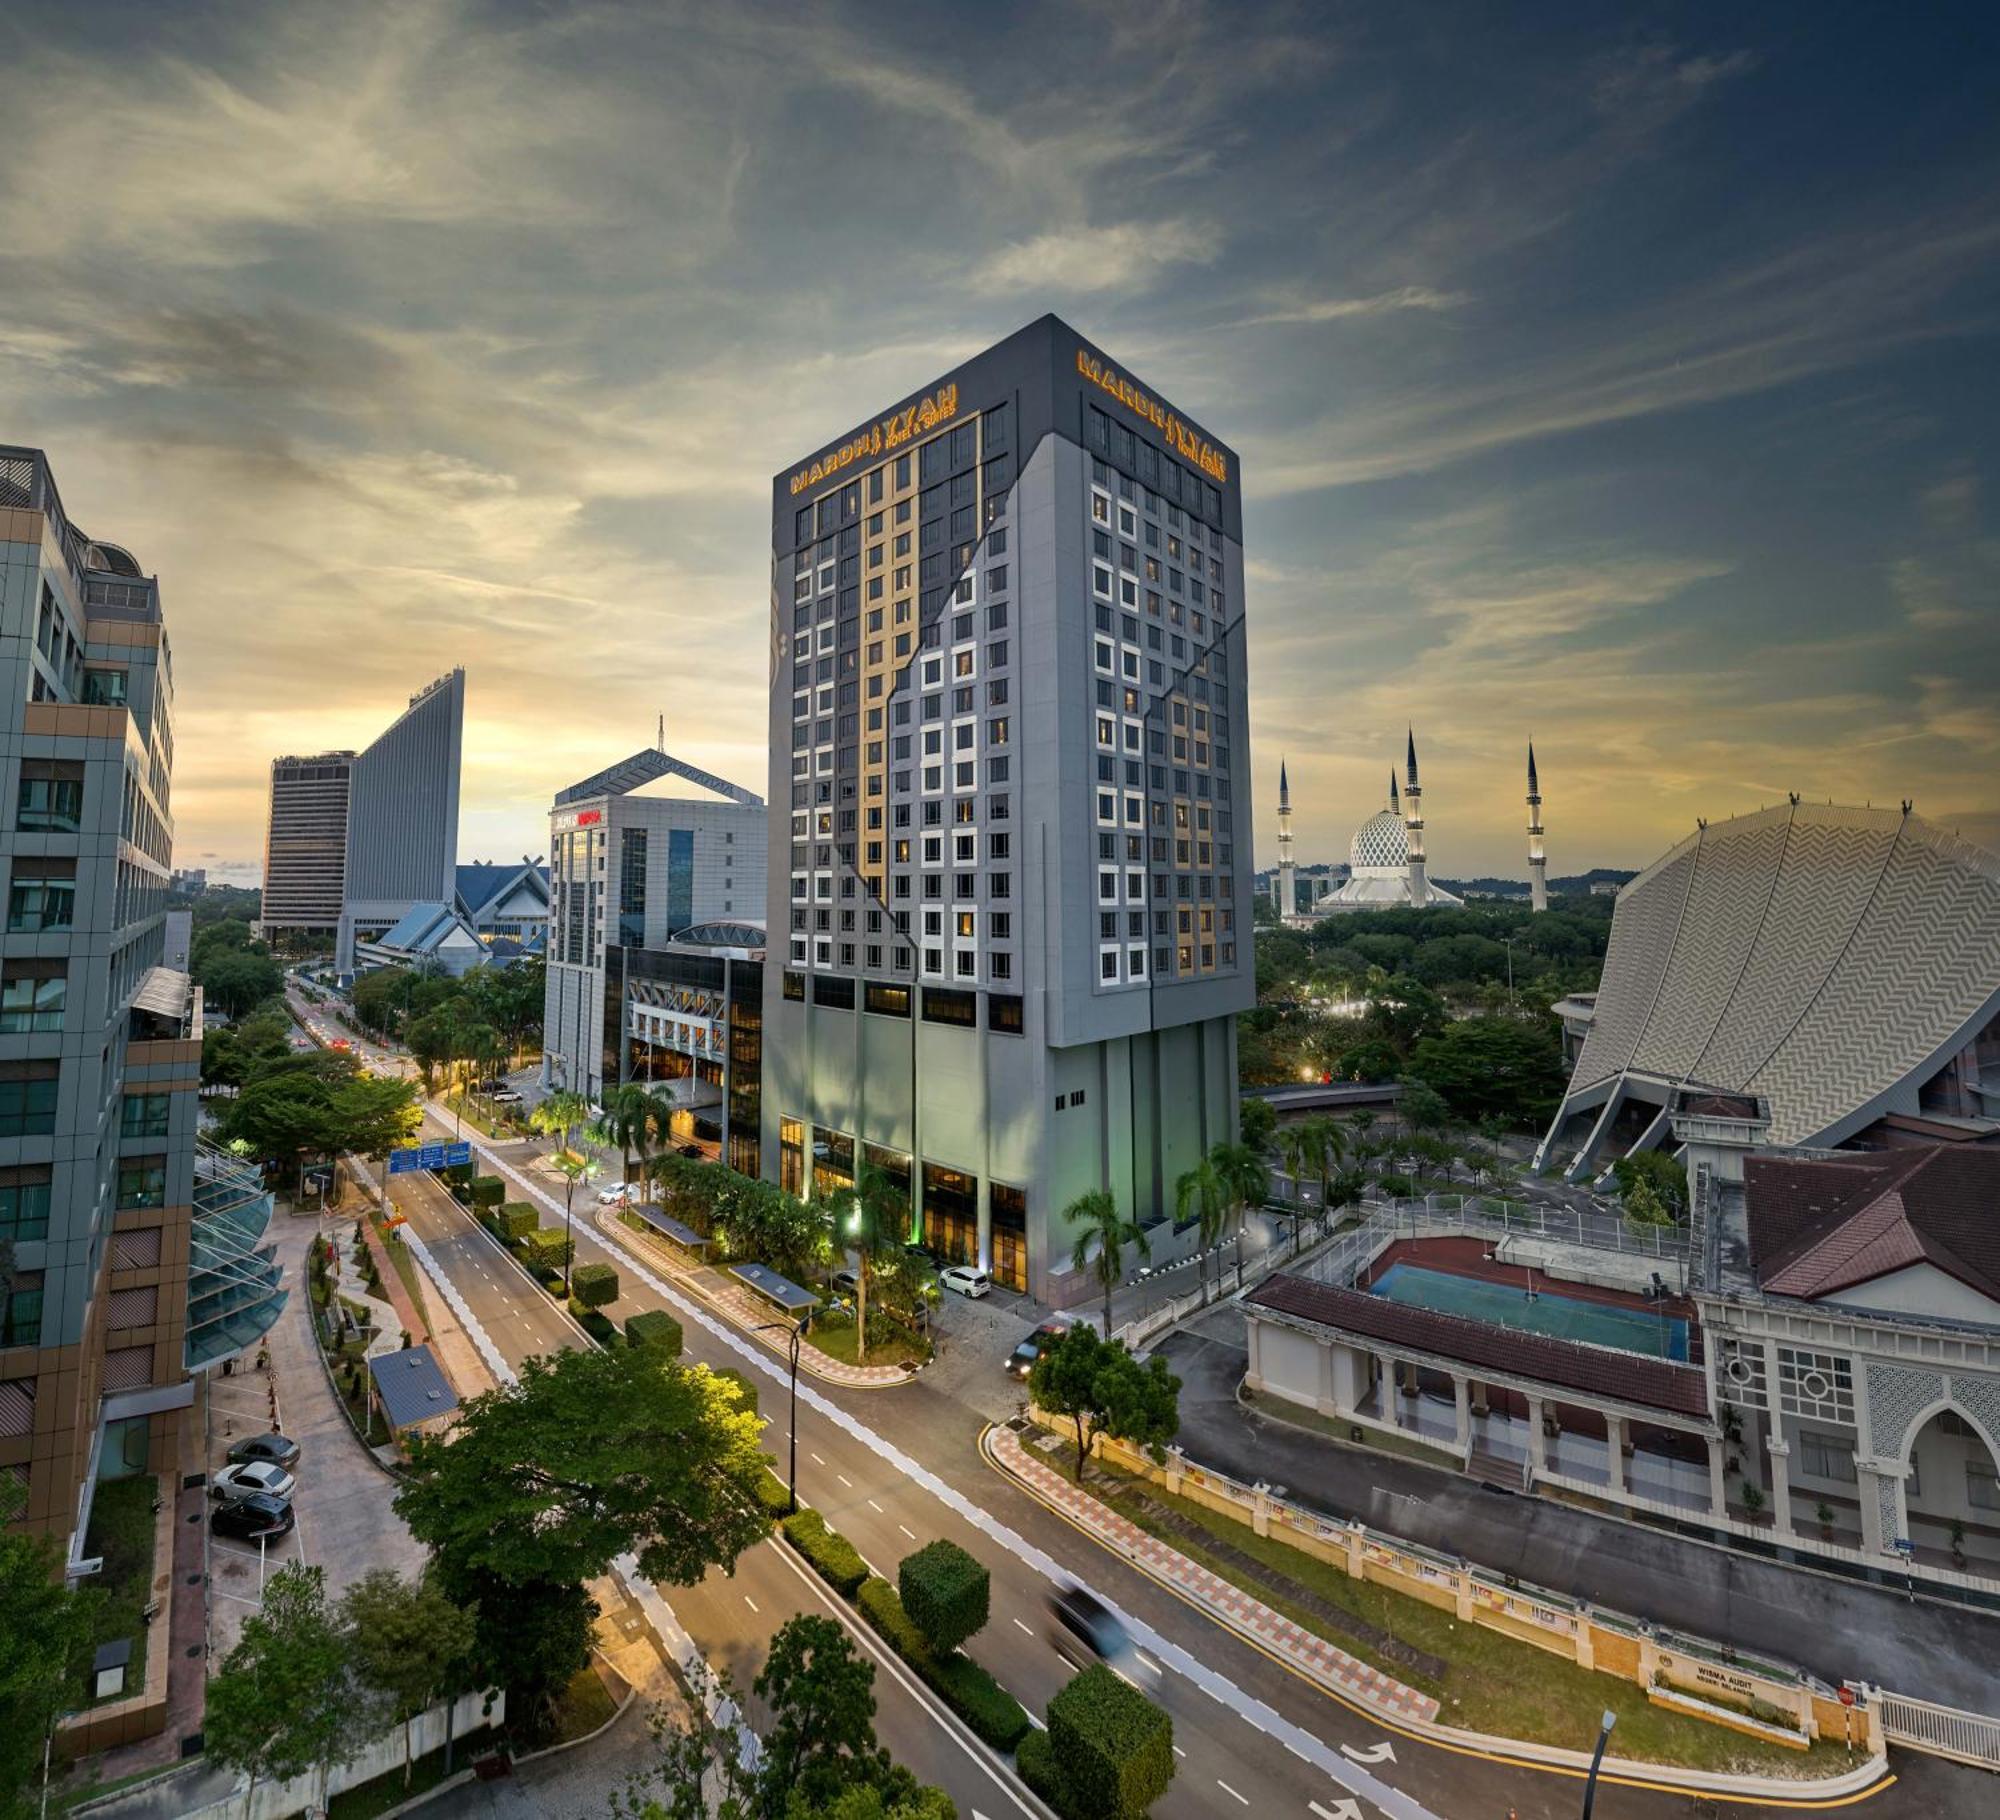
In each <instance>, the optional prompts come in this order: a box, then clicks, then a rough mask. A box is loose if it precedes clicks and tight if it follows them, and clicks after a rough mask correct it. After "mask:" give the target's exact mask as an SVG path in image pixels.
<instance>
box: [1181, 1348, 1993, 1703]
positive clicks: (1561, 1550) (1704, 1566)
mask: <svg viewBox="0 0 2000 1820" xmlns="http://www.w3.org/2000/svg"><path fill="white" fill-rule="evenodd" d="M1203 1325H1204V1326H1206V1327H1207V1328H1208V1329H1209V1331H1208V1332H1201V1331H1192V1332H1191V1331H1187V1330H1182V1331H1179V1332H1175V1333H1172V1334H1168V1335H1166V1336H1164V1337H1163V1338H1162V1339H1161V1340H1160V1342H1159V1343H1158V1345H1157V1346H1155V1347H1154V1349H1153V1350H1154V1351H1155V1352H1156V1353H1157V1354H1158V1355H1159V1356H1160V1357H1162V1358H1164V1359H1165V1360H1166V1361H1167V1364H1168V1366H1169V1367H1170V1368H1171V1369H1172V1370H1173V1372H1174V1373H1175V1374H1176V1375H1177V1376H1178V1377H1179V1378H1180V1379H1181V1383H1182V1389H1181V1400H1180V1415H1181V1429H1180V1441H1181V1444H1182V1445H1183V1446H1184V1447H1185V1448H1186V1450H1187V1454H1188V1458H1189V1459H1190V1460H1192V1461H1195V1462H1197V1463H1199V1464H1202V1465H1208V1466H1213V1467H1215V1468H1216V1469H1217V1470H1218V1471H1220V1472H1224V1473H1227V1474H1229V1475H1230V1476H1232V1477H1234V1478H1238V1479H1242V1480H1245V1481H1256V1480H1259V1479H1262V1480H1267V1481H1271V1482H1275V1483H1281V1484H1283V1485H1285V1486H1286V1487H1287V1488H1288V1492H1287V1495H1288V1496H1290V1497H1291V1498H1293V1499H1294V1500H1296V1501H1297V1502H1298V1503H1300V1504H1303V1505H1306V1506H1309V1507H1310V1508H1312V1509H1314V1510H1317V1511H1319V1512H1320V1513H1321V1514H1322V1515H1325V1516H1329V1517H1333V1518H1336V1519H1346V1518H1357V1519H1359V1520H1360V1521H1361V1522H1364V1523H1367V1524H1369V1525H1371V1526H1372V1527H1374V1528H1376V1529H1380V1530H1384V1531H1387V1532H1388V1533H1390V1534H1392V1535H1396V1536H1400V1537H1402V1538H1403V1539H1404V1540H1405V1541H1409V1542H1415V1543H1420V1544H1422V1545H1424V1546H1426V1547H1430V1548H1435V1549H1440V1550H1443V1551H1444V1552H1446V1553H1448V1554H1453V1555H1458V1556H1462V1557H1464V1558H1465V1559H1467V1560H1470V1561H1473V1562H1476V1563H1477V1564H1478V1565H1480V1566H1481V1567H1484V1568H1488V1569H1490V1570H1492V1571H1493V1572H1496V1573H1503V1574H1514V1575H1516V1576H1518V1577H1519V1578H1521V1579H1523V1580H1526V1581H1529V1582H1531V1583H1532V1584H1535V1585H1539V1586H1546V1587H1548V1588H1549V1589H1550V1590H1551V1591H1554V1592H1561V1593H1565V1594H1567V1595H1568V1596H1570V1597H1571V1598H1576V1599H1582V1600H1586V1601H1602V1602H1603V1603H1604V1604H1605V1605H1607V1606H1612V1607H1615V1608H1616V1609H1618V1610H1620V1611H1623V1612H1626V1613H1628V1614H1629V1615H1631V1616H1633V1617H1636V1618H1645V1619H1648V1620H1649V1621H1651V1622H1653V1623H1657V1624H1664V1625H1669V1626H1671V1627H1673V1628H1675V1629H1680V1630H1688V1631H1693V1632H1695V1633H1697V1634H1699V1635H1702V1636H1706V1637H1711V1638H1713V1639H1715V1640H1716V1641H1717V1642H1719V1643H1727V1644H1730V1645H1732V1646H1734V1647H1736V1648H1738V1649H1741V1650H1743V1651H1744V1652H1745V1653H1746V1654H1752V1655H1760V1654H1765V1655H1775V1656H1777V1657H1779V1658H1780V1659H1782V1660H1785V1661H1790V1662H1794V1663H1797V1664H1798V1665H1799V1666H1800V1667H1802V1668H1805V1669H1808V1670H1810V1671H1811V1672H1812V1673H1813V1674H1815V1675H1817V1676H1819V1677H1820V1678H1821V1679H1822V1680H1824V1681H1828V1682H1831V1683H1832V1684H1834V1685H1835V1686H1838V1685H1839V1684H1840V1682H1841V1681H1843V1680H1845V1679H1848V1678H1850V1677H1865V1678H1866V1679H1867V1680H1869V1681H1872V1682H1875V1683H1876V1684H1877V1685H1879V1686H1883V1687H1890V1688H1893V1689H1895V1690H1896V1691H1897V1692H1898V1693H1901V1694H1906V1695H1909V1696H1911V1697H1913V1698H1916V1699H1921V1700H1934V1701H1937V1702H1939V1703H1941V1704H1943V1705H1947V1706H1956V1707H1961V1708H1964V1709H1966V1710H1968V1711H1972V1712H1990V1711H1991V1710H1992V1709H1993V1699H1994V1695H1993V1690H1994V1689H1995V1688H1996V1687H2000V1617H1995V1616H1991V1615H1985V1614H1981V1613H1976V1612H1972V1611H1968V1610H1966V1609H1964V1608H1963V1607H1960V1606H1950V1605H1943V1604H1938V1603H1936V1602H1934V1601H1931V1600H1928V1599H1917V1600H1911V1599H1909V1598H1908V1597H1906V1596H1905V1595H1904V1594H1903V1593H1902V1592H1899V1591H1897V1590H1895V1589H1893V1588H1890V1587H1881V1586H1868V1585H1864V1584H1861V1583H1859V1582H1856V1581H1849V1580H1841V1579H1836V1578H1834V1577H1833V1576H1831V1575H1828V1574H1824V1573H1815V1572H1811V1571H1808V1570H1806V1569H1803V1568H1795V1567H1788V1566H1786V1565H1784V1564H1783V1563H1781V1562H1776V1561H1764V1560H1758V1559H1756V1558H1755V1557H1752V1556H1746V1555H1740V1554H1736V1553H1733V1552H1731V1551H1729V1550H1727V1549H1722V1548H1715V1547H1711V1546H1709V1545H1708V1544H1706V1543H1702V1542H1696V1541H1692V1540H1688V1539H1686V1538H1683V1537H1680V1536H1676V1535H1674V1534H1673V1533H1672V1532H1671V1531H1668V1530H1664V1529H1657V1528H1654V1527H1652V1526H1651V1525H1641V1524H1636V1523H1628V1522H1624V1521H1621V1520H1619V1519H1617V1518H1613V1517H1605V1516H1600V1515H1598V1514H1597V1513H1595V1512H1593V1511H1588V1510H1583V1509H1580V1508H1578V1507H1576V1506H1574V1505H1569V1504H1559V1503H1556V1502H1554V1501H1552V1500H1550V1499H1547V1498H1537V1497H1521V1496H1509V1495H1507V1494H1505V1493H1501V1492H1496V1491H1491V1490H1488V1489H1486V1488H1484V1487H1482V1486H1481V1485H1480V1484H1478V1483H1477V1482H1476V1481H1475V1480H1473V1479H1470V1478H1468V1477H1466V1476H1465V1475H1464V1474H1462V1473H1457V1472H1451V1471H1448V1470H1445V1469H1443V1468H1440V1467H1436V1466H1431V1465H1428V1464H1426V1463H1424V1462H1421V1461H1417V1460H1411V1459H1406V1458H1403V1457H1402V1456H1400V1455H1396V1454H1388V1453H1382V1452H1379V1451H1375V1450H1372V1449H1370V1450H1361V1449H1356V1448H1352V1447H1348V1446H1346V1445H1343V1444H1342V1443H1340V1442H1338V1441H1335V1440H1332V1439H1329V1438H1327V1437H1324V1436H1322V1435H1319V1434H1317V1433H1313V1432H1310V1431H1308V1430H1306V1429H1304V1428H1300V1427H1297V1426H1294V1425H1293V1424H1291V1423H1287V1422H1285V1421H1282V1420H1279V1419H1277V1418H1274V1417H1269V1416H1265V1415H1262V1414H1260V1413H1259V1412H1258V1411H1256V1410H1255V1409H1246V1408H1244V1407H1243V1406H1242V1405H1241V1404H1239V1403H1238V1402H1237V1400H1236V1390H1237V1386H1238V1385H1239V1384H1240V1383H1241V1382H1242V1378H1243V1372H1244V1368H1245V1358H1244V1352H1243V1348H1242V1344H1241V1341H1240V1338H1238V1337H1236V1336H1235V1335H1232V1336H1231V1339H1228V1340H1225V1339H1222V1338H1219V1337H1216V1330H1217V1329H1218V1328H1221V1327H1222V1324H1221V1323H1219V1322H1215V1321H1210V1322H1207V1323H1204V1324H1203ZM1222 1330H1223V1331H1228V1330H1227V1329H1222ZM1239 1331H1240V1329H1239Z"/></svg>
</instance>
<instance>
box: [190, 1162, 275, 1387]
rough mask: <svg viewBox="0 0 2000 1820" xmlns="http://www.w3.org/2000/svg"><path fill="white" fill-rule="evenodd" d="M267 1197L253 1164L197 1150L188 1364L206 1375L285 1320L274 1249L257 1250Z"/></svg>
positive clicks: (268, 1219) (267, 1215)
mask: <svg viewBox="0 0 2000 1820" xmlns="http://www.w3.org/2000/svg"><path fill="white" fill-rule="evenodd" d="M271 1213H272V1203H271V1196H270V1194H269V1193H268V1192H267V1191H266V1190H265V1187H264V1183H263V1177H262V1176H261V1175H260V1174H259V1173H258V1170H257V1168H256V1166H255V1165H254V1164H250V1163H245V1162H243V1161H241V1160H240V1159H239V1158H237V1157H233V1156H231V1155H230V1154H229V1153H228V1152H227V1151H226V1150H218V1149H217V1148H216V1147H215V1146H214V1145H212V1144H205V1143H204V1144H199V1145H198V1146H197V1147H196V1151H195V1160H194V1227H193V1236H192V1242H191V1245H190V1249H189V1259H188V1317H187V1340H186V1354H185V1356H186V1362H187V1369H188V1370H189V1371H206V1370H207V1369H208V1368H209V1367H210V1366H213V1365H218V1364H220V1363H221V1362H222V1361H223V1360H224V1359H233V1358H235V1357H236V1356H237V1355H238V1354H239V1353H242V1352H245V1351H247V1350H248V1349H249V1348H250V1347H251V1346H253V1345H255V1344H256V1343H257V1341H259V1340H261V1339H262V1338H263V1337H264V1335H265V1334H267V1333H268V1332H270V1330H271V1328H272V1326H273V1325H274V1324H275V1323H276V1321H277V1319H278V1316H279V1315H280V1314H281V1313H283V1312H284V1307H285V1303H286V1300H287V1299H288V1295H287V1292H286V1291H285V1290H283V1289H281V1288H280V1287H279V1283H280V1280H281V1279H282V1277H283V1274H284V1271H283V1266H281V1265H280V1264H279V1263H278V1261H277V1257H276V1251H277V1248H276V1247H275V1246H274V1245H265V1244H261V1243H260V1241H261V1240H262V1239H263V1237H264V1233H265V1230H266V1228H268V1227H269V1225H270V1223H271Z"/></svg>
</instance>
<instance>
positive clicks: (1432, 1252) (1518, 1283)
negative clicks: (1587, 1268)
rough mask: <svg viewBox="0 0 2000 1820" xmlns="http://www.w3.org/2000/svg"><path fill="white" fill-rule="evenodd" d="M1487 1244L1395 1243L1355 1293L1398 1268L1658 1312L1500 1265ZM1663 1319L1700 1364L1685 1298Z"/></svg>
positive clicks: (1669, 1303) (1649, 1305) (1638, 1301)
mask: <svg viewBox="0 0 2000 1820" xmlns="http://www.w3.org/2000/svg"><path fill="white" fill-rule="evenodd" d="M1489 1253H1490V1247H1489V1246H1488V1245H1487V1243H1486V1241H1485V1240H1483V1239H1477V1238H1437V1239H1397V1240H1396V1241H1395V1242H1394V1243H1393V1244H1392V1245H1390V1246H1389V1248H1388V1249H1387V1250H1386V1251H1384V1252H1383V1253H1382V1255H1381V1256H1380V1257H1378V1258H1377V1259H1376V1260H1375V1261H1374V1263H1372V1264H1370V1265H1369V1266H1368V1268H1367V1269H1366V1270H1365V1271H1364V1272H1363V1273H1362V1276H1361V1280H1360V1282H1359V1284H1358V1285H1357V1287H1359V1288H1363V1289H1369V1290H1372V1289H1373V1288H1374V1287H1375V1285H1376V1284H1377V1283H1378V1282H1379V1281H1381V1279H1382V1277H1383V1276H1384V1275H1386V1274H1387V1273H1388V1272H1389V1271H1390V1270H1392V1269H1393V1268H1394V1267H1395V1266H1396V1265H1398V1264H1409V1265H1412V1266H1414V1267H1415V1268H1417V1269H1420V1270H1436V1271H1440V1272H1443V1273H1444V1274H1447V1275H1450V1276H1461V1277H1474V1278H1477V1279H1478V1280H1480V1281H1482V1282H1487V1283H1502V1284H1505V1285H1506V1286H1507V1287H1509V1288H1511V1289H1520V1290H1526V1289H1528V1288H1529V1287H1530V1286H1531V1284H1532V1286H1533V1287H1535V1288H1539V1289H1545V1290H1547V1291H1548V1292H1549V1293H1550V1294H1552V1295H1564V1296H1567V1297H1569V1298H1570V1300H1571V1301H1575V1302H1598V1303H1601V1304H1602V1305H1603V1306H1605V1307H1607V1308H1623V1309H1626V1310H1628V1311H1629V1312H1631V1313H1633V1314H1641V1315H1645V1316H1647V1317H1648V1318H1649V1319H1650V1318H1654V1317H1657V1316H1658V1315H1659V1313H1660V1312H1661V1304H1659V1303H1657V1302H1652V1301H1649V1300H1647V1298H1646V1297H1644V1296H1639V1295H1632V1294H1629V1293H1628V1292H1627V1291H1625V1290H1622V1289H1605V1288H1603V1287H1602V1286H1600V1285H1598V1284H1595V1283H1576V1282H1572V1281H1570V1280H1569V1279H1568V1278H1566V1277H1552V1276H1550V1275H1549V1273H1548V1272H1547V1271H1545V1270H1530V1269H1529V1268H1528V1267H1526V1266H1524V1265H1520V1264H1503V1263H1501V1262H1500V1261H1499V1260H1498V1259H1496V1258H1494V1257H1492V1256H1490V1255H1489ZM1665 1310H1666V1313H1667V1314H1668V1315H1669V1316H1670V1317H1672V1318H1673V1319H1675V1320H1679V1321H1685V1322H1686V1323H1687V1334H1688V1357H1689V1359H1690V1360H1691V1361H1692V1362H1694V1363H1697V1364H1698V1363H1699V1362H1700V1360H1701V1350H1700V1346H1701V1341H1700V1333H1701V1325H1700V1322H1699V1320H1698V1319H1697V1317H1696V1314H1695V1306H1694V1303H1693V1302H1691V1301H1690V1300H1688V1298H1687V1297H1686V1296H1678V1295H1673V1296H1668V1297H1667V1299H1666V1302H1665Z"/></svg>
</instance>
